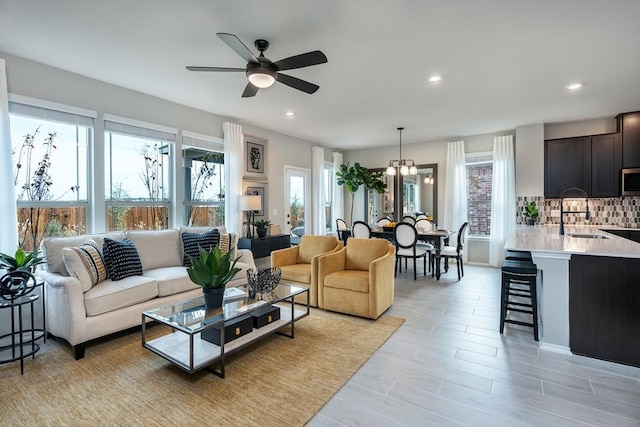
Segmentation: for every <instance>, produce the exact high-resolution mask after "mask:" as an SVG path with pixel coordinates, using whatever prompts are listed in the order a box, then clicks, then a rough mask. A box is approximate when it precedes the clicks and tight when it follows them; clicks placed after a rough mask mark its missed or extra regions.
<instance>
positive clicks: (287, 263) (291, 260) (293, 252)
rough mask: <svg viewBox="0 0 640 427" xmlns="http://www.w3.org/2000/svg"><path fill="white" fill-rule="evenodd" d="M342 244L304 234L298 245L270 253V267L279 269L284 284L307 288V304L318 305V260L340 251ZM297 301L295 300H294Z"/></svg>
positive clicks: (324, 237)
mask: <svg viewBox="0 0 640 427" xmlns="http://www.w3.org/2000/svg"><path fill="white" fill-rule="evenodd" d="M342 247H343V244H342V242H341V241H339V240H338V239H336V238H335V237H334V236H316V235H311V234H305V235H304V236H302V237H300V243H299V244H298V245H297V246H292V247H290V248H286V249H280V250H277V251H273V252H271V267H280V270H281V271H282V276H281V280H282V281H283V282H285V283H291V284H294V285H302V286H306V287H307V288H309V303H310V304H311V305H312V306H313V307H316V306H317V305H318V258H319V257H320V256H321V255H324V254H327V253H329V252H334V251H338V250H340V249H342ZM296 301H297V300H296Z"/></svg>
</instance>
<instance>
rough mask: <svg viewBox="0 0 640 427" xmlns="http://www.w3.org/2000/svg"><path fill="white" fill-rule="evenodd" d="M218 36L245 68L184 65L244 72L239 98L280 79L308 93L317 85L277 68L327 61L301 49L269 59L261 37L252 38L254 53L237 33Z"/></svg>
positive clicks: (200, 68)
mask: <svg viewBox="0 0 640 427" xmlns="http://www.w3.org/2000/svg"><path fill="white" fill-rule="evenodd" d="M217 35H218V37H220V38H221V39H222V41H223V42H225V43H226V44H227V45H228V46H229V47H230V48H231V49H233V50H234V51H235V52H236V53H237V54H238V55H240V56H241V57H242V58H243V59H244V60H245V61H247V66H246V67H245V68H228V67H195V66H191V65H189V66H187V70H189V71H223V72H236V71H244V72H245V73H246V74H247V78H248V79H249V83H247V86H246V87H245V88H244V92H242V97H243V98H248V97H251V96H255V95H256V93H258V89H264V88H267V87H269V86H271V85H272V84H274V83H275V82H276V81H278V82H280V83H283V84H285V85H287V86H289V87H292V88H294V89H298V90H301V91H303V92H306V93H308V94H312V93H315V92H316V91H317V90H318V89H320V86H318V85H315V84H313V83H309V82H307V81H305V80H301V79H299V78H297V77H292V76H289V75H287V74H282V73H280V71H284V70H294V69H296V68H304V67H310V66H312V65H318V64H324V63H325V62H327V57H326V56H325V54H324V53H322V52H321V51H319V50H314V51H313V52H307V53H302V54H300V55H295V56H291V57H289V58H285V59H281V60H280V61H276V62H273V61H271V60H270V59H269V58H266V57H265V56H264V52H265V50H267V49H268V48H269V42H268V41H266V40H263V39H258V40H256V41H255V43H254V45H255V47H256V49H258V51H260V56H258V57H256V56H255V55H254V54H253V53H252V52H251V51H250V50H249V48H248V47H247V46H245V45H244V43H242V42H241V41H240V39H239V38H238V37H236V36H235V35H233V34H229V33H217Z"/></svg>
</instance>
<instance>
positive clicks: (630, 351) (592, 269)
mask: <svg viewBox="0 0 640 427" xmlns="http://www.w3.org/2000/svg"><path fill="white" fill-rule="evenodd" d="M639 278H640V263H639V262H638V260H637V259H635V258H611V257H598V256H587V255H573V256H572V257H571V261H570V262H569V341H570V347H571V351H572V352H573V353H576V354H581V355H585V356H591V357H596V358H599V359H604V360H610V361H612V362H619V363H626V364H629V365H634V366H640V340H639V339H638V337H640V290H639V288H638V279H639Z"/></svg>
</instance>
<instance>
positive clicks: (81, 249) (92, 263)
mask: <svg viewBox="0 0 640 427" xmlns="http://www.w3.org/2000/svg"><path fill="white" fill-rule="evenodd" d="M62 260H63V262H64V265H65V268H66V269H67V271H68V272H69V274H70V275H71V276H73V277H75V278H76V279H78V280H79V281H80V284H81V285H82V290H83V291H84V292H87V291H88V290H89V289H91V287H92V286H94V285H96V284H98V283H100V282H102V281H104V280H106V279H107V269H106V267H105V265H104V261H103V260H102V255H101V254H100V250H99V249H98V244H97V243H96V242H95V241H93V240H91V239H88V240H87V241H85V242H84V243H83V244H82V245H80V246H72V247H70V248H62Z"/></svg>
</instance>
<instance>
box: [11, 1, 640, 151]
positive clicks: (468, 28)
mask: <svg viewBox="0 0 640 427" xmlns="http://www.w3.org/2000/svg"><path fill="white" fill-rule="evenodd" d="M217 32H229V33H233V34H235V35H237V36H238V37H239V38H240V39H241V40H242V41H244V43H245V44H246V45H247V46H249V47H250V48H253V41H254V40H255V39H258V38H265V39H267V40H268V41H269V42H270V44H271V46H270V48H269V50H268V51H267V52H266V56H267V57H269V58H270V59H272V60H274V61H275V60H279V59H282V58H285V57H289V56H292V55H296V54H299V53H303V52H308V51H311V50H316V49H319V50H322V51H323V52H324V53H325V54H326V55H327V57H328V59H329V62H328V63H327V64H322V65H318V66H315V67H310V68H305V69H300V70H293V71H290V72H288V74H290V75H293V76H296V77H299V78H302V79H305V80H308V81H311V82H313V83H316V84H318V85H319V86H320V90H319V91H318V92H316V93H315V94H313V95H307V94H305V93H303V92H299V91H297V90H294V89H291V88H289V87H287V86H284V85H282V84H276V85H274V86H272V87H271V88H269V89H264V90H261V91H260V92H259V93H258V95H257V96H256V97H254V98H241V94H242V91H243V89H244V86H245V84H246V77H245V76H244V74H243V73H194V72H189V71H187V70H185V66H186V65H210V66H227V67H244V65H245V63H244V61H243V60H242V58H240V57H239V56H238V55H237V54H236V53H235V52H233V51H232V50H231V49H230V48H229V47H228V46H227V45H226V44H225V43H223V42H222V40H220V39H219V38H218V37H217V36H216V33H217ZM0 51H4V52H6V53H9V54H13V55H16V56H21V57H24V58H28V59H31V60H34V61H38V62H41V63H44V64H48V65H51V66H54V67H58V68H62V69H65V70H69V71H72V72H75V73H78V74H82V75H85V76H89V77H92V78H95V79H98V80H102V81H106V82H109V83H113V84H116V85H119V86H123V87H126V88H130V89H134V90H137V91H140V92H144V93H148V94H151V95H155V96H158V97H161V98H165V99H168V100H171V101H174V102H177V103H180V104H184V105H188V106H191V107H195V108H199V109H202V110H206V111H210V112H212V113H215V114H219V115H222V116H227V117H231V118H233V119H236V120H239V121H241V122H245V123H251V124H254V125H258V126H261V127H265V128H268V129H272V130H276V131H279V132H282V133H285V134H288V135H292V136H295V137H298V138H302V139H305V140H308V141H312V142H315V143H320V144H324V145H326V146H330V147H338V148H343V149H350V148H362V147H370V146H380V145H393V144H396V143H397V139H398V133H397V130H396V128H397V127H398V126H404V127H405V128H406V130H405V131H404V132H403V142H406V143H412V142H422V141H433V140H443V139H448V138H453V137H456V136H466V135H476V134H483V133H490V132H498V131H502V130H507V129H513V128H515V127H516V126H519V125H526V124H532V123H542V122H558V121H569V120H580V119H589V118H600V117H613V116H614V115H616V114H617V113H621V112H627V111H635V110H640V55H638V51H640V1H639V0H538V1H524V0H484V1H483V0H450V1H442V0H439V1H432V0H394V1H388V0H296V1H292V0H239V1H231V0H180V1H174V0H135V1H131V0H109V1H104V0H56V1H50V0H49V1H47V0H40V1H38V0H20V1H17V0H0ZM433 74H441V75H442V77H443V81H442V82H441V83H440V84H438V85H433V84H429V83H427V78H428V77H429V76H431V75H433ZM576 81H577V82H583V83H584V84H585V86H584V88H583V89H582V90H580V91H579V92H569V91H568V90H566V89H565V86H566V85H567V84H569V83H572V82H576ZM288 110H292V111H295V112H296V116H295V117H294V118H288V117H285V115H284V113H285V112H286V111H288Z"/></svg>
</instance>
